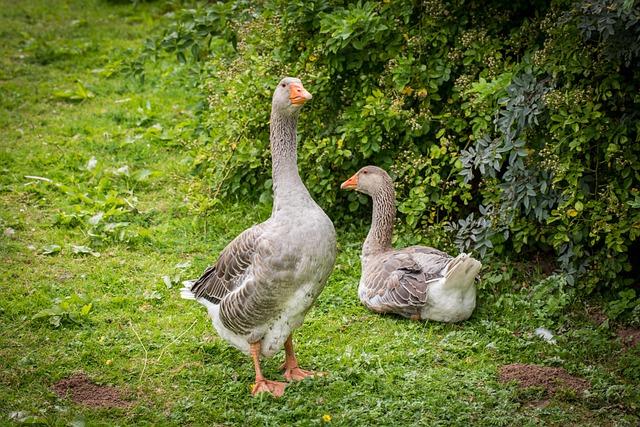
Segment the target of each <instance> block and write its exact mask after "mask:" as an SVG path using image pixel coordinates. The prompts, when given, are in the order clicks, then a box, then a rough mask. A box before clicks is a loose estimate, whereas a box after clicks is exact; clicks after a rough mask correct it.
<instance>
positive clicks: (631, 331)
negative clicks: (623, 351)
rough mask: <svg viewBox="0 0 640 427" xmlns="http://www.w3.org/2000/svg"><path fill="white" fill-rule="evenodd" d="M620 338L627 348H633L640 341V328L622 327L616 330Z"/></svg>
mask: <svg viewBox="0 0 640 427" xmlns="http://www.w3.org/2000/svg"><path fill="white" fill-rule="evenodd" d="M616 334H617V335H618V338H620V341H621V342H622V345H624V346H625V347H626V348H632V347H635V346H636V345H638V343H639V342H640V329H637V328H622V329H618V331H617V332H616Z"/></svg>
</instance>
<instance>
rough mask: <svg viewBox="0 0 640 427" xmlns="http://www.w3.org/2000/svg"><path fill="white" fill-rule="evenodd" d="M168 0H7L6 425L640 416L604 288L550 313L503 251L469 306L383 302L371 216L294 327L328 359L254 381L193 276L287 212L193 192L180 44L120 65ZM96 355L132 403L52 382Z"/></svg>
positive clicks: (191, 99) (2, 183) (538, 420)
mask: <svg viewBox="0 0 640 427" xmlns="http://www.w3.org/2000/svg"><path fill="white" fill-rule="evenodd" d="M165 7H166V5H164V4H163V3H151V4H139V5H137V6H135V7H134V6H132V5H130V4H127V3H122V4H120V3H117V2H106V1H98V0H93V1H79V0H67V1H55V2H52V1H44V0H42V1H35V0H33V1H29V2H11V1H8V0H2V1H0V28H1V30H0V34H1V37H2V44H1V47H0V53H1V54H0V64H1V68H0V99H1V100H0V103H1V104H0V127H1V128H2V138H1V141H0V145H1V151H0V163H1V168H2V175H1V176H0V204H1V206H2V209H1V210H0V225H1V229H2V231H3V232H4V233H5V234H4V235H3V236H2V237H0V254H1V256H2V263H1V265H0V277H1V280H0V318H1V322H0V360H1V361H2V363H1V364H0V424H10V423H19V422H40V423H44V424H48V425H66V424H72V423H75V424H73V425H79V424H81V423H83V422H84V423H86V424H87V425H118V424H119V425H131V424H153V425H182V424H191V425H204V424H208V425H211V424H214V425H217V424H220V425H222V424H225V425H228V424H237V425H261V424H264V425H294V424H295V425H312V424H323V423H331V424H336V425H394V426H398V425H539V424H551V425H572V424H573V425H577V424H580V425H603V424H604V425H637V424H638V422H639V415H638V403H637V402H638V400H636V399H638V397H639V392H638V389H637V384H638V381H639V380H640V378H639V377H640V362H639V359H640V358H639V357H638V356H639V353H638V351H639V349H638V348H637V347H636V348H634V349H633V348H632V349H624V347H623V346H622V345H621V343H620V342H619V340H617V339H616V337H615V334H614V325H612V324H609V323H607V322H605V323H604V324H601V325H598V324H596V323H595V322H593V321H592V320H590V319H589V317H588V316H586V314H585V313H586V311H585V309H584V307H585V306H586V303H584V304H582V303H579V304H576V305H574V306H573V307H572V311H571V312H568V313H564V314H563V315H562V316H560V317H557V316H555V317H554V316H552V317H545V314H544V313H539V312H536V311H535V310H536V307H538V306H536V305H535V304H533V303H532V301H531V293H530V291H529V289H530V288H531V287H532V286H533V284H534V283H535V281H537V280H539V279H540V275H539V274H538V273H537V272H535V271H533V272H530V270H531V269H530V268H529V267H528V266H515V267H514V266H512V265H501V264H500V263H499V262H498V261H495V262H494V264H492V265H489V266H486V269H485V278H486V277H491V278H493V279H492V280H485V281H484V282H482V283H481V285H480V290H479V300H478V309H477V311H476V312H475V314H474V315H473V317H472V318H471V319H470V320H469V321H467V322H464V323H462V324H457V325H446V324H440V323H431V322H423V323H418V322H410V321H407V320H404V319H400V318H396V317H393V316H378V315H375V314H373V313H370V312H368V311H367V310H366V309H365V308H364V307H362V306H361V305H360V303H359V302H358V300H357V296H356V287H357V282H358V275H359V259H358V255H359V253H358V251H359V245H360V241H361V238H362V237H363V234H364V231H362V232H361V233H359V234H357V235H354V234H344V233H341V236H340V253H339V257H338V262H337V265H336V268H335V271H334V274H333V275H332V276H331V279H330V281H329V283H328V285H327V288H326V289H325V291H324V292H323V293H322V295H321V296H320V298H319V300H318V302H317V304H316V305H315V306H314V308H313V309H312V311H311V312H310V313H309V315H308V317H307V320H306V322H305V324H304V325H303V327H302V328H301V329H300V330H299V331H298V332H297V333H296V335H295V344H296V348H297V351H298V355H299V359H300V362H301V364H302V365H303V366H304V367H306V368H311V369H317V370H323V371H327V372H328V373H329V374H328V375H327V376H325V377H323V378H318V379H313V380H306V381H304V382H302V383H299V384H295V385H291V386H290V387H288V388H287V390H286V394H285V396H284V397H283V398H281V399H277V400H275V399H272V398H270V397H268V396H260V397H257V398H252V397H251V396H250V394H249V387H250V385H251V383H252V381H253V368H252V366H251V363H250V361H249V359H248V358H247V357H245V356H244V355H242V354H240V353H239V352H237V351H236V350H234V349H233V348H231V347H230V346H228V345H227V344H226V343H225V342H223V341H221V340H219V339H218V338H217V336H216V334H215V331H214V330H213V328H212V327H211V324H210V322H209V321H208V319H207V317H206V315H205V311H204V309H203V308H202V307H201V306H199V305H198V304H194V303H193V302H191V301H186V300H182V299H180V298H179V292H178V288H179V283H178V282H179V281H180V280H181V279H187V278H191V277H195V276H197V275H198V274H199V273H200V272H201V271H202V269H203V268H204V267H206V266H207V265H208V263H210V262H211V261H212V260H213V259H214V258H215V255H216V254H217V252H218V251H219V250H220V249H222V248H223V247H224V245H225V244H226V243H227V242H228V241H229V240H230V239H231V238H233V237H234V236H235V235H236V234H237V233H239V232H240V231H241V230H242V229H244V228H246V227H248V226H250V225H251V224H253V223H256V222H258V221H261V220H263V219H265V218H266V217H267V216H268V215H269V209H268V207H264V206H263V207H258V208H256V207H255V206H254V204H252V203H251V202H250V201H246V202H237V203H227V204H222V205H219V206H218V207H217V208H216V209H215V212H209V213H208V214H207V215H203V214H201V213H199V212H198V211H197V210H195V209H193V204H192V203H191V200H190V198H191V197H192V196H193V192H194V190H193V188H194V186H197V188H202V187H204V188H206V185H204V186H203V185H201V183H199V182H198V178H197V176H194V175H193V174H192V167H191V165H192V163H193V162H192V161H193V159H192V151H191V149H190V144H191V142H190V130H189V123H191V122H192V121H193V115H194V109H193V108H192V107H193V106H194V105H195V104H196V103H197V102H198V100H199V94H198V93H197V91H196V89H194V88H193V87H192V86H191V85H190V84H189V82H190V81H191V80H190V79H189V78H188V77H189V76H188V71H187V70H186V69H184V68H182V67H181V66H179V65H177V64H175V63H173V62H171V61H160V62H158V63H156V64H154V65H153V66H151V67H150V69H149V70H148V73H149V76H148V78H147V82H146V83H145V85H140V84H139V83H137V82H135V81H133V80H131V79H129V78H127V77H125V76H122V75H121V74H118V73H117V72H114V71H115V70H116V69H117V67H116V66H115V65H114V64H117V63H118V62H119V61H121V60H123V59H126V58H128V57H130V56H131V55H132V50H131V49H136V48H137V47H139V46H140V44H141V42H142V41H143V40H144V38H145V37H146V36H147V35H148V34H149V33H150V32H151V31H153V30H154V28H157V26H158V25H161V24H162V22H163V19H165V18H164V17H163V15H164V13H165V12H166V10H164V8H165ZM92 159H95V160H92ZM34 177H35V178H34ZM42 178H46V179H42ZM101 212H102V214H100V213H101ZM338 226H339V224H338ZM52 245H57V246H52ZM74 246H75V249H74ZM74 251H75V252H74ZM46 252H51V253H50V254H45V253H46ZM86 252H93V253H94V254H91V253H86ZM98 253H99V256H96V255H98ZM164 276H168V277H164ZM163 277H164V278H163ZM43 310H44V311H43ZM46 310H49V311H46ZM38 313H39V314H40V315H39V316H36V314H38ZM34 316H36V317H34ZM539 326H547V327H549V328H551V329H552V330H553V331H554V332H555V333H556V340H557V343H556V344H549V343H547V342H545V341H544V340H541V339H539V338H538V337H536V336H535V335H534V334H533V331H534V329H535V328H537V327H539ZM515 362H519V363H536V364H541V365H547V366H561V367H564V368H565V369H567V371H569V372H570V373H571V374H573V375H576V376H580V377H583V378H585V379H587V380H589V381H590V383H591V388H590V390H589V391H588V393H587V394H585V395H580V396H577V395H575V393H571V392H570V391H567V392H565V393H557V394H556V395H554V396H553V397H550V396H544V394H543V393H542V392H541V391H540V390H525V391H522V390H519V389H518V388H517V387H516V385H515V384H501V383H500V382H499V381H498V375H497V369H498V368H499V367H500V366H501V365H503V364H507V363H515ZM279 364H280V358H278V357H276V358H274V359H271V360H267V361H265V362H264V370H265V373H266V375H268V376H269V377H272V378H280V374H279V372H278V366H279ZM76 372H84V373H86V374H87V375H88V376H89V377H90V378H92V379H93V380H94V381H96V382H98V383H100V384H109V385H112V386H115V387H118V388H120V389H121V390H123V392H124V394H125V396H126V397H127V398H128V399H130V401H131V406H129V407H127V408H122V409H91V408H87V407H83V406H80V405H76V404H74V403H73V402H71V401H69V400H66V399H61V398H59V397H58V396H57V395H56V394H55V393H54V392H53V391H52V388H51V386H52V385H53V384H54V383H55V382H56V381H58V380H60V379H63V378H66V377H68V376H70V375H71V374H73V373H76ZM540 401H545V404H544V405H540V404H538V402H540ZM547 401H548V402H547Z"/></svg>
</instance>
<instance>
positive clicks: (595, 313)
mask: <svg viewBox="0 0 640 427" xmlns="http://www.w3.org/2000/svg"><path fill="white" fill-rule="evenodd" d="M587 316H589V319H591V321H592V322H593V323H595V324H596V325H602V324H603V323H604V322H605V321H606V320H607V319H608V317H607V315H606V314H604V312H603V311H602V309H601V308H600V307H587Z"/></svg>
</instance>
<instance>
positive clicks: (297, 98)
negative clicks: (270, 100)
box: [289, 83, 313, 105]
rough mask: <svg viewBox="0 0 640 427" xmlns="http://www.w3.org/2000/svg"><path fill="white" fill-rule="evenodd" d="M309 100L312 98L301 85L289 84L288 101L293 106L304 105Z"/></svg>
mask: <svg viewBox="0 0 640 427" xmlns="http://www.w3.org/2000/svg"><path fill="white" fill-rule="evenodd" d="M311 98H313V97H312V96H311V94H310V93H309V92H307V90H306V89H305V88H304V87H303V86H302V84H297V83H291V84H290V85H289V100H290V101H291V103H292V104H293V105H304V103H305V102H307V101H308V100H310V99H311Z"/></svg>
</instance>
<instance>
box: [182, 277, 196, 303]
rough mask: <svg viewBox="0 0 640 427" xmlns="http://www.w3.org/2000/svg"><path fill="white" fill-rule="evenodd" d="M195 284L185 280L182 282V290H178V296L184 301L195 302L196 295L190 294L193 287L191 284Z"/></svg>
mask: <svg viewBox="0 0 640 427" xmlns="http://www.w3.org/2000/svg"><path fill="white" fill-rule="evenodd" d="M194 283H196V281H195V280H185V281H184V282H182V285H183V287H182V289H180V296H181V297H182V298H184V299H192V300H195V299H196V295H195V294H194V293H193V292H191V288H192V287H193V284H194Z"/></svg>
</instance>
